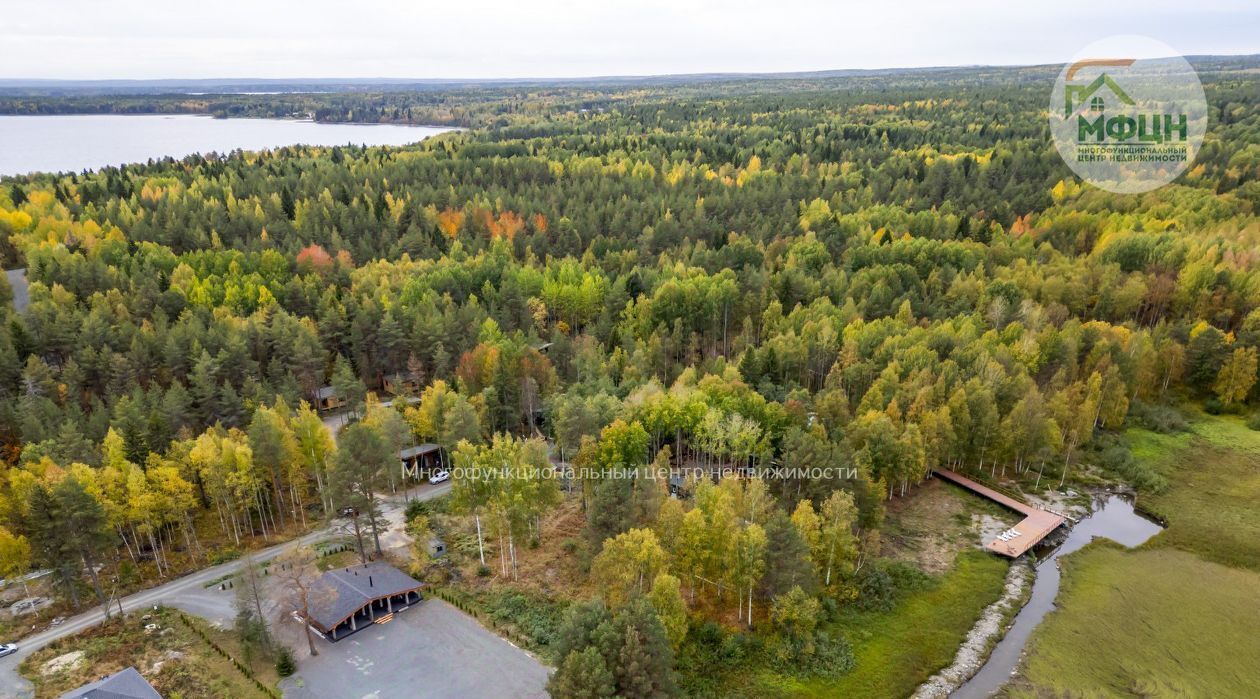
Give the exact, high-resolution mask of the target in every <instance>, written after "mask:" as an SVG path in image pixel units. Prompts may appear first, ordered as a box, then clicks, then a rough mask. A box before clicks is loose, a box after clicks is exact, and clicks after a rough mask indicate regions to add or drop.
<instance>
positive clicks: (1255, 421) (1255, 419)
mask: <svg viewBox="0 0 1260 699" xmlns="http://www.w3.org/2000/svg"><path fill="white" fill-rule="evenodd" d="M1247 426H1248V427H1250V428H1251V429H1253V430H1256V431H1257V432H1260V410H1257V411H1256V412H1254V413H1252V414H1251V419H1249V420H1247Z"/></svg>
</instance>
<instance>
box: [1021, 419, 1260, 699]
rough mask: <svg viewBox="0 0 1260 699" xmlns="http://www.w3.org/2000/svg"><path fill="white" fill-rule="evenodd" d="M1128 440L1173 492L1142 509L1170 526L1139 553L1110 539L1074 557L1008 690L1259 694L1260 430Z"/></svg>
mask: <svg viewBox="0 0 1260 699" xmlns="http://www.w3.org/2000/svg"><path fill="white" fill-rule="evenodd" d="M1125 441H1126V443H1127V445H1128V446H1129V448H1130V449H1131V450H1132V453H1133V456H1134V458H1135V459H1136V461H1137V462H1138V465H1139V466H1140V467H1141V468H1144V469H1149V470H1150V471H1151V472H1153V473H1156V474H1159V475H1160V476H1162V477H1163V478H1164V479H1166V481H1167V487H1166V488H1164V489H1163V490H1162V491H1160V492H1156V493H1145V492H1144V493H1141V494H1139V497H1138V504H1139V505H1141V506H1143V507H1145V508H1146V509H1148V510H1150V511H1152V512H1155V513H1156V514H1159V515H1160V516H1161V517H1164V518H1165V519H1166V520H1167V522H1168V528H1167V529H1166V530H1164V532H1162V533H1161V534H1159V535H1158V536H1156V537H1155V538H1153V539H1151V541H1149V542H1148V543H1147V544H1146V545H1145V546H1143V547H1141V548H1140V549H1139V550H1136V551H1128V550H1125V549H1123V548H1121V547H1118V546H1116V545H1114V544H1110V543H1106V542H1100V543H1097V544H1094V545H1091V546H1088V547H1086V548H1085V549H1083V550H1081V551H1079V552H1077V553H1075V554H1072V555H1071V556H1067V557H1066V558H1064V559H1061V560H1063V561H1064V566H1065V570H1064V575H1063V588H1062V589H1061V590H1060V592H1059V599H1058V604H1059V607H1058V609H1057V610H1056V611H1055V612H1053V613H1051V614H1050V615H1049V616H1048V617H1047V618H1046V620H1045V622H1043V623H1042V625H1041V627H1040V628H1039V629H1037V631H1036V633H1035V634H1034V635H1033V639H1032V641H1031V643H1030V648H1029V653H1028V659H1027V661H1026V664H1025V666H1024V667H1023V669H1022V671H1021V678H1020V680H1019V681H1017V682H1016V683H1015V684H1014V685H1013V686H1012V687H1011V688H1010V689H1008V694H1009V695H1011V696H1015V697H1033V696H1037V697H1040V696H1133V695H1137V696H1157V697H1163V696H1169V697H1171V696H1204V697H1217V696H1220V697H1225V696H1229V697H1246V696H1260V673H1257V672H1256V670H1255V667H1254V665H1255V663H1254V660H1253V659H1254V658H1257V657H1260V636H1257V635H1256V633H1255V630H1256V629H1257V628H1260V605H1257V603H1256V600H1258V599H1260V506H1258V503H1260V433H1257V432H1254V431H1252V430H1249V429H1248V428H1247V427H1246V426H1245V424H1244V423H1243V422H1242V420H1240V419H1238V418H1235V417H1227V416H1222V417H1213V416H1209V415H1205V414H1197V415H1194V416H1193V418H1192V420H1191V423H1190V430H1189V431H1188V432H1183V433H1179V434H1175V435H1165V434H1158V433H1155V432H1150V431H1147V430H1140V429H1134V430H1129V431H1128V432H1127V433H1126V434H1125Z"/></svg>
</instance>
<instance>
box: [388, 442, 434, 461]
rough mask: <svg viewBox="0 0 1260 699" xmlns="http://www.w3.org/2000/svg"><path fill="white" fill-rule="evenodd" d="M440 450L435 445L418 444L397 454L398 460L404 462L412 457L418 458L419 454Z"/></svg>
mask: <svg viewBox="0 0 1260 699" xmlns="http://www.w3.org/2000/svg"><path fill="white" fill-rule="evenodd" d="M441 448H442V447H439V446H438V445H436V444H418V445H416V446H414V447H407V448H406V449H403V450H402V451H400V452H398V458H400V459H404V460H405V459H410V458H412V457H413V456H419V455H421V454H429V453H432V452H435V451H437V450H439V449H441Z"/></svg>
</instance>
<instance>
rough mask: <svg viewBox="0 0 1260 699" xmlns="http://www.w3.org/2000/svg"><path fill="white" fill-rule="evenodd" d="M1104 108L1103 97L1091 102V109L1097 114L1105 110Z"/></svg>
mask: <svg viewBox="0 0 1260 699" xmlns="http://www.w3.org/2000/svg"><path fill="white" fill-rule="evenodd" d="M1103 106H1104V105H1103V98H1101V97H1095V98H1094V99H1092V100H1090V101H1089V108H1090V109H1091V110H1093V111H1095V112H1101V111H1102V110H1103Z"/></svg>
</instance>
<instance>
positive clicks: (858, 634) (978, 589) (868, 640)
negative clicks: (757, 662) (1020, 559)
mask: <svg viewBox="0 0 1260 699" xmlns="http://www.w3.org/2000/svg"><path fill="white" fill-rule="evenodd" d="M1008 565H1009V564H1008V563H1007V562H1006V561H1004V560H1002V559H999V558H997V557H995V556H991V555H989V554H987V553H984V552H982V551H977V550H969V551H964V552H962V553H960V554H959V555H958V556H957V558H956V559H955V561H954V567H953V568H952V569H950V570H949V571H948V572H947V573H945V574H944V575H941V576H938V577H936V578H934V579H933V582H932V583H931V584H929V585H928V586H927V587H925V588H924V589H922V590H919V591H915V592H912V593H910V594H908V595H906V597H905V598H904V599H902V600H901V601H900V602H899V603H898V604H897V605H896V606H895V607H894V608H893V609H892V610H891V611H888V612H861V611H857V610H846V611H844V612H842V613H841V617H840V619H839V620H838V621H837V622H836V623H835V624H834V625H833V626H832V627H831V629H830V630H832V631H835V632H838V633H842V634H844V635H845V636H846V637H847V638H848V639H849V641H850V642H851V643H852V644H853V650H854V654H855V656H856V658H857V663H856V665H855V666H854V668H853V672H851V673H849V674H848V675H845V676H844V677H841V678H840V679H838V680H825V681H823V680H817V681H804V682H802V681H795V680H788V679H784V678H781V677H778V676H776V675H774V674H773V673H772V672H770V671H769V670H767V671H765V672H764V673H762V674H761V675H759V676H758V678H757V679H758V680H759V681H760V682H761V683H762V684H763V685H764V686H765V688H766V689H767V690H768V691H767V692H765V693H766V694H782V695H787V696H801V697H872V698H878V697H890V698H894V697H895V698H900V697H905V696H908V695H909V694H911V693H912V692H913V691H914V688H915V687H917V686H918V685H919V684H920V683H922V682H923V681H924V680H926V679H927V678H928V677H931V676H932V674H933V673H935V672H936V671H938V670H940V669H941V668H942V667H945V666H946V665H948V664H949V663H950V662H951V661H953V659H954V654H955V653H956V652H957V651H958V646H959V644H961V643H962V641H963V639H965V638H966V637H967V632H969V631H970V630H971V627H972V625H973V624H974V623H975V621H976V619H977V618H978V617H979V616H980V614H981V612H982V611H983V610H984V608H985V607H987V606H988V605H990V604H992V603H993V602H995V601H996V600H997V598H998V597H1000V596H1001V594H1002V586H1003V582H1004V580H1005V578H1006V571H1007V567H1008Z"/></svg>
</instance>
